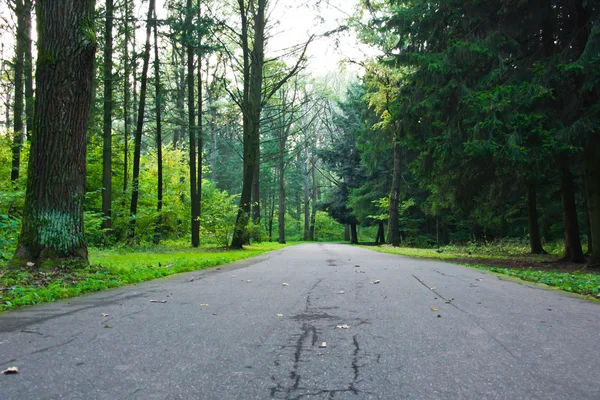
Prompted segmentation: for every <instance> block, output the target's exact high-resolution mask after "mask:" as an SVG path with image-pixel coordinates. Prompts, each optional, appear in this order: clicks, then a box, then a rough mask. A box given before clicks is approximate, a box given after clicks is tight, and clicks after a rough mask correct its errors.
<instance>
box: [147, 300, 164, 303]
mask: <svg viewBox="0 0 600 400" xmlns="http://www.w3.org/2000/svg"><path fill="white" fill-rule="evenodd" d="M166 302H167V301H166V300H150V303H163V304H164V303H166Z"/></svg>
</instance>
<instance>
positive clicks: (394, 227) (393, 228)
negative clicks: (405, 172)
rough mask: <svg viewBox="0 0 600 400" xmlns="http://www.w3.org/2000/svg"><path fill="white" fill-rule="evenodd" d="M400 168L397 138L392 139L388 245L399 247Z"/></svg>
mask: <svg viewBox="0 0 600 400" xmlns="http://www.w3.org/2000/svg"><path fill="white" fill-rule="evenodd" d="M400 166H401V149H400V143H398V138H395V139H394V171H393V176H392V190H391V194H390V217H389V220H388V240H387V242H388V244H391V245H392V246H396V247H397V246H400V225H399V222H400V221H399V218H400V216H399V214H398V212H399V207H400V178H401V177H400Z"/></svg>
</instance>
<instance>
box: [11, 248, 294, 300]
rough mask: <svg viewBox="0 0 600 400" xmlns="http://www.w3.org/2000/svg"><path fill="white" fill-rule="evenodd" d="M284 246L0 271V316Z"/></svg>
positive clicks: (98, 257) (168, 251)
mask: <svg viewBox="0 0 600 400" xmlns="http://www.w3.org/2000/svg"><path fill="white" fill-rule="evenodd" d="M288 245H289V244H288ZM285 246H286V245H280V244H278V243H261V244H254V245H251V246H246V247H245V248H244V250H222V249H218V248H214V247H212V248H211V247H205V248H200V249H191V248H185V247H159V248H133V249H132V248H120V249H116V250H94V249H91V250H90V263H91V265H90V266H89V267H87V268H85V269H69V268H68V267H66V268H57V269H54V270H34V271H27V270H16V271H13V270H2V269H1V268H0V312H1V311H6V310H9V309H12V308H15V307H19V306H25V305H33V304H40V303H46V302H52V301H56V300H59V299H66V298H70V297H75V296H79V295H82V294H84V293H89V292H95V291H99V290H106V289H109V288H114V287H119V286H125V285H131V284H136V283H140V282H144V281H149V280H152V279H157V278H162V277H165V276H169V275H174V274H178V273H182V272H189V271H195V270H200V269H204V268H209V267H214V266H217V265H223V264H227V263H230V262H234V261H238V260H242V259H246V258H250V257H255V256H258V255H261V254H263V253H266V252H268V251H272V250H277V249H281V248H283V247H285Z"/></svg>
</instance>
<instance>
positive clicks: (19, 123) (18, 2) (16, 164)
mask: <svg viewBox="0 0 600 400" xmlns="http://www.w3.org/2000/svg"><path fill="white" fill-rule="evenodd" d="M15 13H16V17H17V38H16V40H17V46H16V49H15V69H14V71H15V75H14V83H15V102H14V104H13V118H14V123H13V127H14V136H13V145H12V170H11V174H10V180H11V181H13V182H15V181H16V180H17V179H19V174H20V169H21V148H22V147H23V136H24V134H25V132H24V130H23V63H24V58H25V51H26V48H27V34H26V33H25V32H26V29H27V23H26V15H25V7H24V6H23V0H15Z"/></svg>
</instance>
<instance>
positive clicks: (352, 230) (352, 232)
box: [350, 224, 358, 244]
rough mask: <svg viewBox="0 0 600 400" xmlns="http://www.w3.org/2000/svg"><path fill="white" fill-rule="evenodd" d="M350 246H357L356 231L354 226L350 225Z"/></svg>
mask: <svg viewBox="0 0 600 400" xmlns="http://www.w3.org/2000/svg"><path fill="white" fill-rule="evenodd" d="M350 235H351V239H350V244H358V231H357V229H356V224H350Z"/></svg>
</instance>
